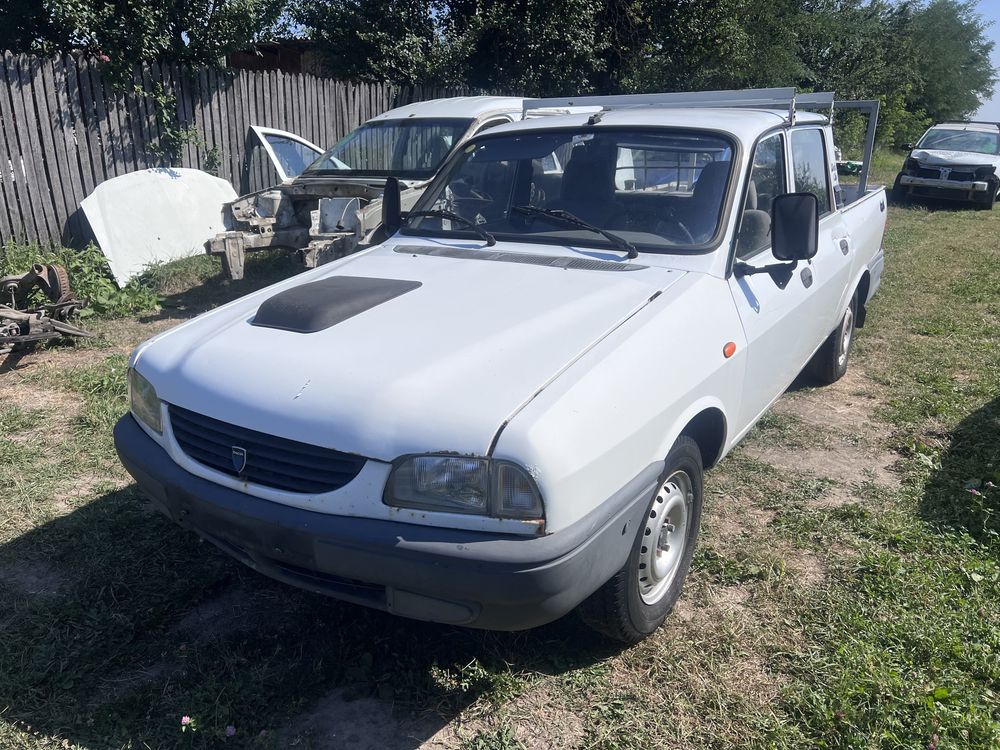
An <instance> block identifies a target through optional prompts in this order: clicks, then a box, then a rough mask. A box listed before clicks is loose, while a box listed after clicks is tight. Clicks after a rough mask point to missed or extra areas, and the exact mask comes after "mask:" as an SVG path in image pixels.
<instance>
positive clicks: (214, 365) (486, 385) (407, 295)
mask: <svg viewBox="0 0 1000 750" xmlns="http://www.w3.org/2000/svg"><path fill="white" fill-rule="evenodd" d="M418 242H419V241H418ZM428 251H432V252H435V253H440V252H446V253H452V254H456V253H457V254H458V255H460V256H461V255H462V254H464V257H442V256H440V255H427V254H424V253H426V252H428ZM480 253H481V254H482V259H480V257H479V254H480ZM526 253H531V254H532V255H531V256H525V254H526ZM593 255H594V253H588V254H584V253H581V252H572V251H569V250H566V249H563V248H553V247H550V246H531V245H523V244H517V245H513V244H512V245H506V246H505V245H503V244H499V245H497V246H495V247H493V248H479V247H475V246H469V245H464V246H458V245H450V246H447V245H442V244H440V243H431V242H425V244H414V243H410V244H408V245H383V246H379V247H376V248H372V249H371V250H368V251H366V252H363V253H360V254H358V255H354V256H349V257H348V258H345V259H343V260H342V261H339V262H336V263H333V264H330V265H327V266H321V267H319V268H317V269H315V270H313V271H310V272H307V273H304V274H301V275H299V276H297V277H295V278H293V279H289V280H288V281H285V282H282V283H280V284H277V285H275V286H273V287H270V288H268V289H265V290H262V291H260V292H257V293H255V294H252V295H250V296H248V297H244V298H242V299H240V300H237V301H236V302H234V303H231V304H229V305H226V306H224V307H222V308H219V309H217V310H215V311H212V312H210V313H207V314H205V315H202V316H199V317H198V318H195V319H193V320H192V321H189V322H188V323H186V324H183V325H181V326H178V327H177V328H174V329H172V330H170V331H167V332H166V333H164V334H161V335H160V336H158V337H156V338H154V339H152V340H151V341H150V342H148V343H147V344H145V345H143V346H141V347H140V348H139V349H138V350H137V352H136V355H135V361H134V365H135V367H136V369H137V370H138V371H139V372H140V373H142V374H143V375H144V376H145V377H146V378H147V379H148V380H149V381H150V382H151V383H152V384H153V386H154V387H155V388H156V390H157V393H158V395H159V396H160V398H161V399H162V400H164V401H166V402H167V403H168V404H176V405H178V406H182V407H184V408H187V409H190V410H193V411H196V412H200V413H202V414H206V415H208V416H211V417H214V418H216V419H220V420H224V421H227V422H231V423H235V424H238V425H241V426H243V427H247V428H250V429H254V430H259V431H262V432H266V433H270V434H274V435H279V436H281V437H285V438H289V439H292V440H299V441H303V442H307V443H311V444H314V445H320V446H323V447H328V448H334V449H337V450H341V451H346V452H350V453H356V454H360V455H363V456H366V457H368V458H375V459H381V460H386V461H388V460H392V459H395V458H397V457H398V456H401V455H403V454H406V453H419V452H427V451H458V452H462V453H473V454H486V453H487V452H488V450H489V447H490V443H491V441H492V439H493V436H494V434H495V433H496V431H497V430H498V429H499V427H500V426H501V425H502V424H503V423H504V422H505V420H507V419H509V418H510V417H511V416H512V415H513V414H514V413H516V412H517V410H518V409H519V408H520V407H521V406H523V405H524V404H525V403H526V402H527V401H528V400H530V399H531V398H532V397H533V395H534V394H536V393H537V392H538V391H539V390H541V389H542V388H544V387H545V386H546V385H547V384H548V383H550V382H551V381H552V380H553V379H554V378H555V377H556V376H557V375H558V374H559V373H560V372H561V371H562V370H563V369H565V368H566V367H567V366H568V365H569V364H571V363H572V362H573V361H574V360H576V359H577V358H578V357H580V356H581V355H582V354H583V353H584V352H586V351H587V350H588V349H589V348H590V347H592V346H593V345H594V344H595V343H596V342H598V341H599V340H600V339H601V338H603V337H604V336H606V335H607V334H608V333H609V332H610V331H612V330H614V329H615V328H616V327H618V326H619V325H621V324H622V323H623V322H624V321H625V320H626V319H627V318H628V317H630V316H631V315H633V314H634V313H635V312H636V311H637V310H638V309H640V308H641V307H643V306H644V305H646V304H647V303H648V301H649V300H650V299H651V298H652V297H653V296H655V295H656V293H657V292H659V291H662V290H663V289H666V288H667V287H669V286H671V285H672V284H674V283H676V282H677V281H678V280H680V278H681V277H683V276H684V272H683V271H678V270H673V269H668V268H662V267H641V268H639V269H638V270H632V271H620V270H607V269H615V268H620V267H621V266H623V265H625V263H624V261H621V260H620V259H619V258H618V257H616V256H614V255H612V256H609V257H610V258H611V259H610V260H609V261H606V262H605V263H604V268H603V269H602V268H598V269H596V270H591V269H589V268H563V267H560V266H557V265H550V264H549V263H548V262H547V260H548V259H557V260H558V262H564V261H566V260H568V259H570V258H572V259H573V260H574V261H575V262H580V261H583V263H584V264H592V256H593ZM487 256H489V257H496V258H498V260H493V261H491V260H486V259H485V258H486V257H487ZM511 256H515V257H514V258H511ZM516 256H521V257H522V258H523V259H522V260H521V261H520V262H515V261H516V260H518V258H517V257H516ZM588 256H591V257H588ZM529 257H530V258H531V259H533V260H531V261H530V262H525V260H527V259H528V258H529ZM503 258H505V259H503ZM598 265H601V264H600V263H598ZM630 265H641V259H640V260H639V261H632V262H631V263H630ZM334 277H355V278H357V277H361V278H363V279H367V280H372V279H386V280H394V281H398V282H409V283H404V284H400V285H397V286H399V287H401V288H402V287H405V288H406V290H405V291H404V292H401V293H399V294H398V296H394V297H392V298H390V299H387V300H385V301H381V302H379V303H377V304H375V305H373V306H371V307H368V308H367V309H364V310H362V311H360V312H357V313H356V314H353V315H352V316H349V317H347V318H346V319H341V320H338V321H336V322H334V323H333V324H330V325H327V326H326V327H323V328H322V329H321V330H316V331H315V332H312V333H300V332H295V331H292V330H282V329H280V328H268V327H261V326H260V325H254V324H253V321H254V318H255V316H256V315H257V314H258V309H259V308H260V306H261V303H262V302H264V301H265V300H268V299H271V298H273V297H274V296H275V295H276V294H277V293H279V292H283V291H285V290H290V289H293V288H296V287H300V286H301V285H305V284H307V283H309V282H321V281H324V280H332V279H334ZM340 283H341V282H337V283H335V284H334V285H333V286H334V287H336V286H337V285H338V284H340ZM343 283H346V284H350V283H351V282H350V280H349V279H348V280H347V281H345V282H343ZM320 287H322V288H324V289H326V288H330V284H329V282H327V283H325V284H320V285H316V286H314V287H311V289H314V290H315V289H319V288H320ZM300 293H301V290H300ZM283 299H284V298H283ZM310 309H313V308H312V307H311V306H310ZM334 317H336V316H334ZM259 322H260V321H258V323H259ZM620 387H627V384H622V383H608V388H609V389H611V388H620Z"/></svg>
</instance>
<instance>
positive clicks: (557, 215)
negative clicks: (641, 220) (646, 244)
mask: <svg viewBox="0 0 1000 750" xmlns="http://www.w3.org/2000/svg"><path fill="white" fill-rule="evenodd" d="M511 210H512V211H517V212H518V213H522V214H527V215H528V216H544V217H545V218H547V219H556V220H557V221H562V222H565V223H566V224H572V225H573V226H576V227H580V228H581V229H587V230H589V231H591V232H596V233H597V234H599V235H601V236H603V237H605V238H607V239H609V240H611V243H612V244H613V245H614V246H615V247H617V248H618V249H619V250H624V251H625V252H626V253H628V255H627V256H626V257H628V258H629V259H632V258H638V257H639V251H638V250H636V249H635V245H633V244H632V243H631V242H629V241H628V240H627V239H625V238H624V237H622V236H620V235H617V234H615V233H614V232H609V231H608V230H607V229H601V228H600V227H598V226H595V225H593V224H591V223H590V222H588V221H584V220H583V219H581V218H580V217H579V216H576V215H574V214H571V213H570V212H569V211H564V210H563V209H561V208H538V207H537V206H511Z"/></svg>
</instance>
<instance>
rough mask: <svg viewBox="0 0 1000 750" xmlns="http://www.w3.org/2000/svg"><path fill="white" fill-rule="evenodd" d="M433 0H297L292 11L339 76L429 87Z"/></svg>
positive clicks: (434, 48)
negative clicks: (426, 85)
mask: <svg viewBox="0 0 1000 750" xmlns="http://www.w3.org/2000/svg"><path fill="white" fill-rule="evenodd" d="M437 12H438V8H437V7H436V5H435V2H434V0H297V2H296V3H295V4H294V6H293V7H292V10H291V13H292V16H293V17H294V19H295V22H296V23H297V24H298V25H301V26H302V27H304V28H305V29H307V30H308V34H309V36H310V38H311V39H312V40H313V41H315V42H316V43H317V45H318V46H319V48H320V50H322V51H323V52H325V58H326V67H327V70H328V71H329V73H330V74H331V75H333V76H335V77H338V78H346V79H350V80H366V81H390V82H393V83H428V82H433V81H432V80H431V79H434V78H435V77H436V73H435V71H434V68H435V65H436V63H435V62H434V61H435V59H436V58H437V57H438V56H439V51H438V47H439V46H440V40H439V39H438V37H437V32H436V28H435V14H436V13H437Z"/></svg>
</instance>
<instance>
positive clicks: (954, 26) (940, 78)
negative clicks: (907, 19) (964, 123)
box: [910, 0, 997, 121]
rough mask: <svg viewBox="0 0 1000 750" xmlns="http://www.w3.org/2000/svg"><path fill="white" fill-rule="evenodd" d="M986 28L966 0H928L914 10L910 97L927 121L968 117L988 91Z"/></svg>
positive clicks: (993, 75) (992, 75)
mask: <svg viewBox="0 0 1000 750" xmlns="http://www.w3.org/2000/svg"><path fill="white" fill-rule="evenodd" d="M986 30H987V26H986V24H985V23H984V22H983V19H982V17H981V16H979V15H978V14H977V13H976V10H975V5H974V4H973V3H972V2H971V0H931V2H929V3H928V4H927V6H926V7H924V8H921V9H920V10H919V11H918V12H916V13H915V14H914V17H913V22H912V24H911V28H910V34H911V39H912V44H913V48H914V50H915V51H916V52H917V54H915V55H914V58H913V62H914V66H915V71H916V74H917V76H916V78H917V81H916V85H915V88H914V91H913V98H914V99H915V100H917V101H919V102H920V104H921V105H922V106H923V108H924V109H925V110H926V112H927V114H928V115H929V116H930V118H931V119H932V120H935V121H942V120H950V119H956V118H959V119H960V118H964V117H968V116H970V115H972V114H974V113H975V111H976V110H977V109H979V106H980V104H982V102H983V100H984V99H987V98H989V97H990V95H992V93H993V87H994V85H995V84H996V80H997V71H996V70H994V68H993V66H992V64H991V63H990V53H991V52H992V51H993V42H991V41H989V39H988V37H987V35H986Z"/></svg>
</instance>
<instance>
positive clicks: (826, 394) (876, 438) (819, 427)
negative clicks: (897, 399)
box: [742, 368, 900, 507]
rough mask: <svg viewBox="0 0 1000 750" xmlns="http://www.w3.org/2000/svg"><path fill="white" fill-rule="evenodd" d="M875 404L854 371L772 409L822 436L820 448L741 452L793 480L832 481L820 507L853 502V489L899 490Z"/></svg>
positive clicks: (757, 445) (876, 397) (867, 383)
mask: <svg viewBox="0 0 1000 750" xmlns="http://www.w3.org/2000/svg"><path fill="white" fill-rule="evenodd" d="M879 403H881V395H880V391H879V388H878V386H877V385H876V384H875V383H874V382H873V381H872V380H870V379H869V378H867V377H866V376H865V374H864V373H863V372H860V371H859V370H858V369H857V368H855V369H853V370H849V371H848V374H847V375H845V376H844V377H843V378H842V379H841V380H839V381H837V382H836V383H834V384H833V385H831V386H827V387H825V388H817V389H813V390H807V391H798V392H792V393H789V394H786V395H785V396H784V397H782V398H781V399H780V400H779V401H778V402H777V404H775V406H774V412H775V413H776V414H778V415H789V416H791V417H794V418H795V419H796V420H800V421H801V422H802V423H804V424H806V425H808V426H810V427H811V428H812V430H813V431H814V432H816V433H818V434H819V435H821V436H824V437H825V439H824V440H823V441H822V444H821V445H812V446H801V445H799V446H795V445H793V446H789V445H786V444H783V443H781V442H780V441H779V442H777V443H775V442H774V441H773V440H769V441H768V442H767V443H766V444H764V442H763V441H754V440H751V441H749V442H748V444H747V445H746V446H744V447H743V448H742V450H743V451H744V452H746V454H747V455H750V456H752V457H753V458H755V459H757V460H760V461H764V462H766V463H768V464H770V465H771V466H773V467H775V468H777V469H780V470H781V471H782V472H785V473H789V474H791V475H806V476H815V477H823V478H827V479H831V480H834V482H835V483H836V484H834V485H830V486H827V487H824V488H823V491H822V492H821V493H819V494H818V495H817V496H816V497H815V498H814V499H813V500H812V502H813V503H814V504H815V505H816V506H818V507H837V506H840V505H844V504H845V503H847V502H851V501H853V500H854V499H855V497H854V495H853V493H852V492H851V488H853V487H855V486H857V485H862V484H864V483H866V482H876V483H878V484H881V485H885V486H887V487H898V486H899V484H900V478H899V476H898V474H896V473H895V472H894V471H893V467H894V465H895V464H896V463H897V461H898V460H899V456H898V455H897V454H896V453H893V452H891V451H888V450H886V449H885V447H884V446H885V443H886V440H887V439H888V437H889V431H888V429H887V427H886V426H885V425H884V424H883V423H882V422H879V421H878V420H875V419H873V411H874V410H875V408H876V406H877V405H878V404H879Z"/></svg>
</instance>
